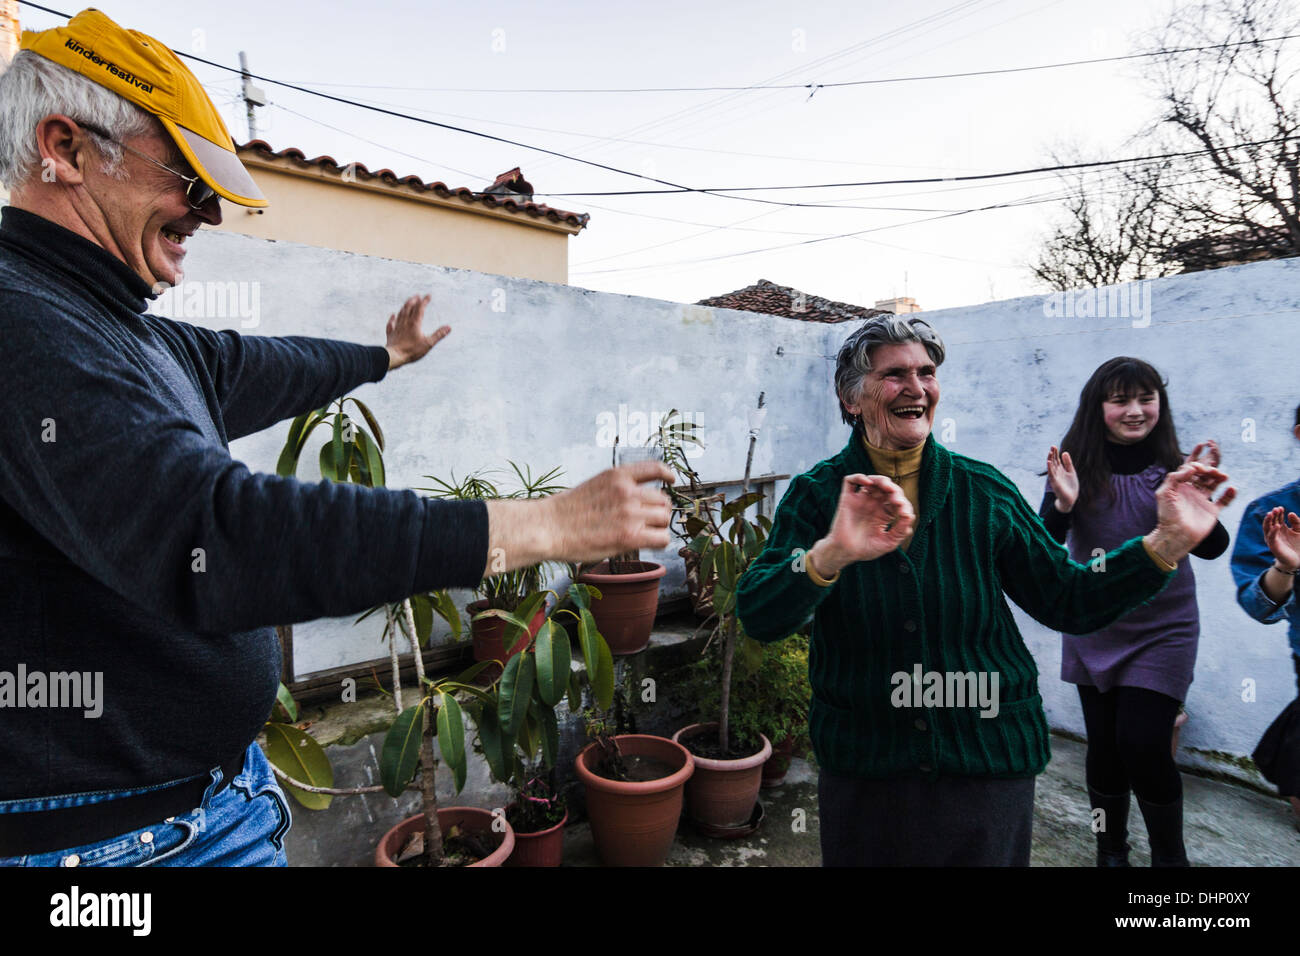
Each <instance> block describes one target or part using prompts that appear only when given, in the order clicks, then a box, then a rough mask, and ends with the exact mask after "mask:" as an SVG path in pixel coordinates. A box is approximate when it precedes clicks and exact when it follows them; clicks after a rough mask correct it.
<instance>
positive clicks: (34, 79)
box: [0, 50, 161, 191]
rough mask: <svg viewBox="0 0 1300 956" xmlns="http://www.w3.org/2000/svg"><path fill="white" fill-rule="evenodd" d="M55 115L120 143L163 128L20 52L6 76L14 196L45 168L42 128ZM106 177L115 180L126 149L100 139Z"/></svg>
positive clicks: (3, 111)
mask: <svg viewBox="0 0 1300 956" xmlns="http://www.w3.org/2000/svg"><path fill="white" fill-rule="evenodd" d="M53 113H62V114H63V115H64V116H68V117H71V118H72V119H74V120H84V121H85V122H88V123H94V124H96V125H97V126H101V127H103V128H104V130H105V131H106V132H107V133H108V134H109V135H110V136H112V137H113V139H116V140H126V139H131V138H133V137H136V136H144V135H146V134H148V133H151V132H154V131H156V130H158V129H160V128H161V124H159V123H158V121H157V120H156V119H154V118H153V117H152V116H150V115H149V114H148V113H146V112H145V111H144V110H142V109H140V108H139V107H138V106H136V105H135V104H134V103H131V102H129V101H127V100H125V99H123V98H122V97H120V96H118V95H117V94H116V93H114V92H112V91H111V90H109V89H106V88H105V87H102V86H100V85H99V84H98V83H95V82H93V81H92V80H88V79H86V78H85V77H84V76H82V75H81V74H79V73H76V72H74V71H72V70H69V69H68V68H67V67H65V66H60V65H59V64H57V63H55V62H53V61H52V60H47V59H45V57H43V56H39V55H37V54H35V53H33V52H31V51H30V50H19V51H18V53H17V54H16V55H15V56H14V58H13V61H12V62H11V63H10V64H9V68H8V69H7V70H5V71H4V72H3V73H0V182H2V183H4V184H5V185H6V186H7V187H9V189H10V190H11V191H12V190H13V189H14V188H15V187H18V186H21V185H23V184H24V183H26V182H27V180H28V179H30V178H31V177H32V176H33V175H36V174H37V173H39V171H40V168H41V154H40V150H39V149H37V146H36V125H37V124H38V123H40V121H41V120H43V119H44V118H45V117H47V116H49V115H51V114H53ZM95 147H96V149H98V150H99V152H100V153H101V154H102V155H103V157H104V166H103V172H104V173H105V175H109V176H111V175H115V174H116V173H117V170H118V168H119V166H120V165H121V162H122V148H121V147H120V146H118V145H117V144H116V143H111V142H108V141H106V140H104V139H103V138H102V137H99V136H96V137H95Z"/></svg>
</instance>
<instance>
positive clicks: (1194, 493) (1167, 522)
mask: <svg viewBox="0 0 1300 956" xmlns="http://www.w3.org/2000/svg"><path fill="white" fill-rule="evenodd" d="M1227 480H1228V476H1227V475H1225V474H1224V473H1223V472H1221V471H1219V469H1217V468H1211V467H1210V466H1209V465H1206V464H1202V463H1201V462H1198V461H1189V462H1187V463H1186V464H1184V465H1183V466H1182V467H1181V468H1179V469H1178V470H1177V471H1171V472H1170V473H1169V474H1168V475H1166V476H1165V480H1164V481H1163V482H1162V483H1161V485H1160V487H1159V488H1157V489H1156V528H1155V531H1153V532H1152V533H1151V535H1149V536H1148V537H1147V542H1148V544H1149V545H1150V546H1151V547H1152V548H1154V549H1155V551H1156V553H1157V554H1159V555H1160V556H1161V557H1162V558H1164V559H1165V560H1166V561H1168V562H1169V563H1170V564H1177V563H1178V562H1179V561H1181V560H1182V559H1183V558H1185V557H1186V556H1187V555H1188V554H1189V553H1190V552H1191V550H1192V548H1194V547H1196V546H1197V545H1198V544H1200V543H1201V542H1202V541H1204V540H1205V537H1206V535H1208V534H1209V533H1210V532H1211V531H1213V530H1214V525H1215V522H1217V521H1218V520H1219V513H1220V512H1222V511H1223V509H1224V508H1226V507H1228V505H1230V504H1232V500H1233V499H1234V498H1236V497H1237V489H1235V488H1227V489H1225V490H1224V492H1223V494H1222V495H1220V496H1219V500H1218V501H1215V500H1214V493H1215V492H1216V491H1217V490H1218V489H1219V488H1220V487H1221V486H1222V485H1223V483H1224V482H1226V481H1227Z"/></svg>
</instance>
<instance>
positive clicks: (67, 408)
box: [0, 207, 488, 801]
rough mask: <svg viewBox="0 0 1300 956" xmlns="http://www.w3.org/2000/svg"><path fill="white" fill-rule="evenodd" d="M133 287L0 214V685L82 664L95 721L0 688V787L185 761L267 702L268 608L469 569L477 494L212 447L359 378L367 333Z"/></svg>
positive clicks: (375, 374) (104, 779)
mask: <svg viewBox="0 0 1300 956" xmlns="http://www.w3.org/2000/svg"><path fill="white" fill-rule="evenodd" d="M149 294H150V290H149V288H148V287H147V285H146V284H145V282H144V281H143V280H142V279H141V278H140V277H139V276H137V275H136V274H135V273H134V272H133V271H131V269H129V268H128V267H127V266H126V265H125V264H124V263H122V262H120V261H119V260H118V259H116V258H115V257H113V256H112V255H110V254H109V253H107V252H106V251H105V250H103V249H101V248H100V247H99V246H97V245H95V244H94V243H92V242H90V241H88V240H86V239H83V238H81V237H80V236H77V235H76V234H74V233H72V232H70V231H68V230H66V229H64V228H62V227H61V226H58V225H55V224H54V223H51V222H49V221H47V220H45V219H42V218H41V217H39V216H36V215H33V214H31V213H28V212H24V211H22V210H18V209H14V208H12V207H10V208H6V209H5V210H4V212H3V221H2V222H0V690H2V688H3V681H4V680H5V676H4V675H5V673H6V672H7V673H8V674H9V675H11V676H10V678H9V680H10V685H9V686H10V687H11V688H12V687H13V681H14V680H15V678H16V675H17V674H18V672H19V670H20V668H21V669H22V670H24V671H25V672H26V673H27V674H28V675H31V674H33V673H41V674H50V673H52V672H77V673H95V672H102V674H103V685H102V686H103V690H102V701H101V702H100V703H101V705H102V713H101V715H100V716H98V717H93V718H92V717H87V716H86V715H85V711H84V709H75V708H71V707H50V706H45V707H40V708H33V707H18V706H15V705H14V703H13V701H12V700H8V701H6V698H5V697H3V696H2V695H0V801H3V800H13V799H18V798H31V797H37V796H46V795H52V794H65V793H84V792H87V791H96V790H121V789H134V788H139V787H147V786H151V785H155V784H161V783H164V782H168V781H172V780H177V779H181V778H185V777H189V776H192V775H195V774H199V773H202V772H203V771H205V770H206V769H208V768H209V767H212V766H214V765H216V764H217V763H219V762H221V761H223V760H227V759H229V758H231V757H232V756H235V755H237V754H239V753H241V752H242V751H243V750H244V749H245V748H246V747H247V746H248V744H249V743H250V742H251V741H252V740H253V739H254V738H255V737H256V735H257V733H258V731H259V729H260V728H261V725H262V723H263V721H264V720H265V719H266V717H267V715H268V714H269V712H270V709H271V704H272V701H273V700H274V697H275V689H276V684H277V680H278V676H279V671H280V660H279V645H278V642H277V640H276V636H275V631H274V630H273V629H272V626H273V625H275V624H292V623H296V622H300V621H307V620H312V619H314V618H320V617H330V616H339V615H346V614H354V613H358V612H360V611H362V610H364V609H366V608H368V607H370V606H372V605H374V604H377V603H379V602H382V601H397V600H400V599H402V598H404V597H407V596H409V595H411V594H414V593H417V592H420V591H425V590H428V589H431V588H440V587H447V586H472V585H474V584H477V583H478V581H479V578H480V576H481V574H482V572H483V566H484V563H485V561H486V555H487V531H488V529H487V509H486V507H485V505H484V504H483V503H482V502H478V501H474V502H442V501H430V500H427V499H423V498H420V497H419V496H418V495H416V494H415V493H414V492H411V491H393V490H387V489H367V488H362V487H359V486H356V485H349V484H331V483H329V482H324V481H322V482H320V483H319V484H307V483H304V482H301V481H297V480H294V479H291V478H278V477H276V476H274V475H266V474H253V473H252V472H250V471H249V470H248V468H247V467H245V466H244V465H243V464H242V463H240V462H238V461H236V460H234V459H232V458H231V457H230V452H229V450H228V442H229V441H231V440H233V439H235V438H239V437H241V436H243V435H248V434H251V433H253V432H256V431H259V430H261V429H264V428H267V427H269V426H271V425H274V424H275V423H276V422H279V421H282V420H283V419H286V418H290V417H292V416H294V415H298V414H301V413H302V412H305V411H308V410H310V409H313V408H319V407H321V406H323V405H325V404H326V403H328V402H329V401H330V400H331V399H333V398H336V397H338V396H339V395H342V394H344V393H346V392H348V391H350V390H351V389H353V388H356V387H357V386H359V385H361V384H363V383H365V382H376V381H379V380H380V379H381V378H383V377H384V375H385V373H386V372H387V369H388V353H387V351H386V350H385V349H384V348H383V347H380V346H361V345H354V344H350V343H346V342H338V341H331V340H327V339H315V338H306V337H299V336H293V337H283V338H271V337H262V336H249V337H241V336H240V335H238V334H236V333H234V332H229V331H225V332H212V331H208V330H206V329H201V328H196V327H194V326H191V325H187V324H185V323H182V322H175V321H171V320H168V319H164V318H159V317H156V316H152V315H147V314H144V309H145V307H146V305H147V301H146V299H147V297H148V296H149ZM196 549H202V560H203V565H204V567H205V569H204V570H202V571H196V570H195V568H196V566H197V556H196ZM28 680H29V681H31V680H32V678H31V677H30V676H29V677H28ZM20 690H21V688H20ZM27 690H28V691H29V694H28V697H27V700H28V701H31V700H33V699H34V698H32V697H31V694H30V691H31V686H30V685H29V687H28V688H27Z"/></svg>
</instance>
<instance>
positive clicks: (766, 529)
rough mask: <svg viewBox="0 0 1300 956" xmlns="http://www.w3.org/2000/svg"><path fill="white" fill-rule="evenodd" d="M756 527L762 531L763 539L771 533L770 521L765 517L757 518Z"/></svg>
mask: <svg viewBox="0 0 1300 956" xmlns="http://www.w3.org/2000/svg"><path fill="white" fill-rule="evenodd" d="M758 526H759V527H760V528H762V529H763V537H764V538H766V537H767V536H768V535H769V534H771V533H772V519H771V518H769V517H768V516H767V515H759V516H758Z"/></svg>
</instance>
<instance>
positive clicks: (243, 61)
mask: <svg viewBox="0 0 1300 956" xmlns="http://www.w3.org/2000/svg"><path fill="white" fill-rule="evenodd" d="M239 73H240V76H241V77H242V78H243V81H244V83H243V85H244V106H245V108H246V109H247V110H248V138H249V139H250V140H252V139H257V118H256V117H255V116H254V115H253V107H255V106H265V105H266V94H265V93H263V92H262V90H261V88H260V87H258V86H255V85H254V84H253V81H252V79H251V78H250V77H249V75H248V58H247V57H246V56H244V51H243V50H240V51H239Z"/></svg>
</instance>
